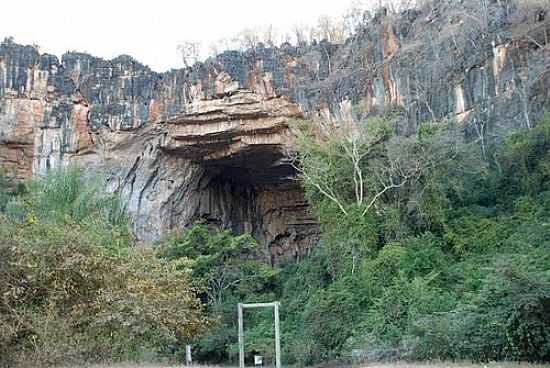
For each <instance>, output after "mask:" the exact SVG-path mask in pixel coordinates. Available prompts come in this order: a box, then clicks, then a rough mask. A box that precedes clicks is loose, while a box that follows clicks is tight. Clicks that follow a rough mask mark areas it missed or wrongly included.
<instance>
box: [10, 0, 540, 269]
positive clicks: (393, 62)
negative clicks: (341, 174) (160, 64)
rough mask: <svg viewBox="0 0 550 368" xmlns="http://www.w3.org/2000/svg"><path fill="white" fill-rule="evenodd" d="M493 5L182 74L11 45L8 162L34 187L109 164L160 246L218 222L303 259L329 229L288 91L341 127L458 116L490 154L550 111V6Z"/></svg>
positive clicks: (139, 221) (407, 130)
mask: <svg viewBox="0 0 550 368" xmlns="http://www.w3.org/2000/svg"><path fill="white" fill-rule="evenodd" d="M485 3H486V5H487V6H486V7H485V8H484V9H481V8H480V6H479V1H476V0H461V1H455V0H431V1H427V2H425V5H423V7H422V8H421V9H414V10H407V11H404V12H402V13H400V14H389V13H388V12H386V11H379V12H376V13H373V14H371V15H370V16H366V17H365V22H364V23H363V24H362V25H361V26H360V28H359V29H358V30H357V33H356V34H355V35H354V36H353V37H351V38H350V39H348V40H347V41H346V42H345V43H344V44H341V45H334V44H330V43H329V42H327V41H320V42H314V43H312V44H309V45H300V46H291V45H290V44H284V45H282V46H281V47H265V46H263V45H258V46H257V47H255V48H254V49H251V50H247V51H244V52H238V51H226V52H224V53H222V54H220V55H218V56H216V57H214V58H211V59H209V60H207V61H206V62H204V63H198V64H196V65H194V66H193V67H191V68H186V69H180V70H172V71H169V72H166V73H156V72H154V71H152V70H150V69H149V68H148V67H146V66H144V65H142V64H140V63H139V62H137V61H136V60H134V59H133V58H131V57H129V56H119V57H117V58H115V59H113V60H103V59H101V58H96V57H93V56H91V55H88V54H84V53H75V52H71V53H67V54H65V55H63V57H62V58H61V60H58V58H57V57H55V56H52V55H48V54H40V53H39V52H38V50H37V49H36V48H35V47H32V46H21V45H18V44H16V43H14V42H13V41H11V40H9V39H8V40H6V41H4V42H3V43H2V44H1V45H0V162H1V163H2V167H3V168H4V169H5V170H6V171H8V172H13V173H14V175H15V176H16V177H18V178H29V177H31V176H32V175H43V174H45V173H47V171H48V170H49V169H51V168H53V167H58V166H63V165H67V164H68V163H70V162H71V161H77V162H78V163H80V164H81V165H87V166H95V167H104V168H105V167H106V168H108V170H109V173H110V175H111V176H110V181H109V185H110V186H111V188H112V189H113V190H114V189H116V188H118V189H120V190H121V192H122V193H124V195H125V198H127V199H128V206H129V208H130V211H131V214H132V219H133V227H134V230H135V233H136V235H138V237H140V238H141V239H144V240H146V239H156V238H158V236H160V234H162V233H163V232H164V231H167V230H170V229H174V228H179V227H183V226H188V225H189V224H190V223H191V222H192V221H194V220H196V219H199V218H203V219H205V221H208V222H210V223H213V224H214V223H216V224H218V225H219V226H220V227H224V228H232V229H234V230H236V231H252V232H254V234H255V236H256V238H257V239H259V240H260V241H261V243H262V245H263V246H264V247H265V250H266V254H267V253H270V252H271V254H273V255H275V256H274V257H275V258H277V257H279V255H280V254H289V255H292V254H301V253H303V252H304V249H307V247H309V246H310V244H311V239H313V238H315V232H316V230H314V228H315V227H314V226H313V227H308V226H309V222H311V219H309V217H308V216H307V214H306V210H305V207H303V206H304V205H303V198H302V194H301V192H300V190H299V187H298V186H297V185H296V183H294V182H292V181H289V180H285V178H286V177H288V176H289V175H290V174H291V173H292V170H291V167H290V166H289V164H288V162H286V161H285V158H288V152H287V150H288V149H289V147H290V146H291V140H292V137H291V136H292V134H291V132H290V131H289V129H288V127H287V125H286V121H287V120H288V119H289V118H292V117H296V116H299V114H300V113H299V111H298V107H296V106H295V105H291V104H288V101H285V100H283V99H279V98H276V96H287V97H288V98H289V100H290V101H292V102H294V103H296V104H297V105H298V106H299V110H301V111H302V112H303V113H304V114H305V116H306V117H308V118H311V119H322V120H326V121H334V120H339V119H353V118H355V119H362V118H365V117H367V116H368V115H369V114H376V113H380V112H387V111H391V112H392V113H393V115H396V116H399V124H397V126H396V129H397V131H398V133H399V134H411V133H412V132H414V130H415V129H416V127H417V126H418V124H419V123H421V122H423V121H426V120H436V121H442V120H455V121H458V122H460V123H462V124H463V126H464V128H465V130H466V131H469V132H471V134H472V135H473V136H477V135H479V134H485V135H486V136H485V137H484V138H485V140H486V141H487V143H488V144H489V143H491V142H490V140H491V139H496V138H495V137H499V136H502V134H500V133H502V130H506V129H514V128H519V127H530V126H532V125H533V124H534V123H535V121H536V120H537V118H539V117H540V116H541V115H542V114H543V113H544V112H545V111H548V110H549V109H550V46H549V39H550V15H548V9H545V8H544V7H542V6H540V5H537V2H536V1H533V2H527V1H521V0H510V1H487V2H485ZM481 11H483V12H485V13H484V14H481V13H480V12H481ZM480 20H483V21H480ZM242 88H244V89H248V90H250V91H251V92H253V93H237V91H238V90H239V89H242ZM181 112H184V114H183V115H182V114H181ZM496 130H500V132H498V134H497V133H495V132H496ZM305 239H308V240H305Z"/></svg>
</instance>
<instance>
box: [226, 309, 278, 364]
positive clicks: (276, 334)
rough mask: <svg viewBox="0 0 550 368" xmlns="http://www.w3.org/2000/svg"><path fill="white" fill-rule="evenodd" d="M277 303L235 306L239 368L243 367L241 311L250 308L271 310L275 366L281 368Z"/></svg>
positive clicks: (242, 322) (242, 323)
mask: <svg viewBox="0 0 550 368" xmlns="http://www.w3.org/2000/svg"><path fill="white" fill-rule="evenodd" d="M279 306H280V303H279V302H272V303H252V304H243V303H239V304H238V305H237V314H238V318H239V368H245V367H244V321H243V310H244V309H252V308H273V314H274V321H275V366H276V368H281V332H280V329H279Z"/></svg>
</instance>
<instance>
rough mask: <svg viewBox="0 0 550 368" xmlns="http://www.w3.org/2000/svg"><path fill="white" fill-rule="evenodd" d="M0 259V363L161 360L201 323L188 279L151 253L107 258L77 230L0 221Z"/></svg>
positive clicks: (143, 252) (197, 328)
mask: <svg viewBox="0 0 550 368" xmlns="http://www.w3.org/2000/svg"><path fill="white" fill-rule="evenodd" d="M28 234H32V235H31V236H30V237H29V236H28ZM34 234H40V235H41V236H40V237H35V236H34ZM0 256H1V257H2V263H1V266H0V295H2V303H1V304H0V327H1V330H2V334H0V335H1V340H0V356H1V357H2V363H5V362H9V361H14V362H17V363H23V362H26V363H33V362H34V363H36V364H38V363H39V364H40V365H50V364H59V363H64V364H65V363H67V362H68V361H78V360H86V361H101V360H104V359H107V360H111V359H114V360H117V359H122V360H126V359H139V358H140V354H141V352H143V351H144V349H146V350H150V351H151V352H153V353H154V354H155V355H157V356H162V354H163V353H167V351H166V347H167V346H169V345H170V344H173V343H174V342H175V341H176V339H177V338H178V337H179V336H194V335H196V334H197V333H198V332H199V331H200V330H201V329H202V328H203V326H204V325H205V323H206V321H205V319H204V318H203V316H202V313H201V308H200V303H199V301H198V300H197V299H196V297H195V294H194V292H193V290H192V289H191V288H190V287H189V281H188V277H187V275H186V274H185V273H184V272H181V271H176V270H175V268H174V265H172V264H170V263H168V262H163V261H160V260H159V259H158V258H156V257H155V255H154V253H153V252H152V251H151V250H138V249H136V250H133V251H131V252H129V253H128V254H127V255H124V256H118V257H112V256H109V255H107V254H106V253H105V252H104V251H102V249H101V248H99V247H98V246H97V245H96V244H94V243H93V242H91V241H90V239H89V238H88V237H87V236H86V235H83V234H82V232H80V229H79V228H78V227H71V226H64V227H57V226H56V227H53V226H52V225H44V224H36V223H35V224H25V225H16V224H13V223H11V222H10V221H9V220H6V219H5V218H3V219H2V221H1V227H0ZM53 341H55V343H52V342H53Z"/></svg>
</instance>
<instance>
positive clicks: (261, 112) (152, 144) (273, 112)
mask: <svg viewBox="0 0 550 368" xmlns="http://www.w3.org/2000/svg"><path fill="white" fill-rule="evenodd" d="M301 116H302V113H301V111H300V109H299V107H298V106H297V105H295V104H293V103H291V102H290V101H288V99H286V98H282V97H277V98H267V97H265V96H261V95H258V94H255V93H252V92H249V91H237V92H235V93H232V94H230V95H225V96H224V97H222V98H220V99H214V100H197V101H195V102H194V103H193V105H192V106H191V107H190V109H189V112H188V113H185V114H181V115H179V116H177V117H175V118H173V119H170V120H168V121H165V122H159V123H157V124H154V125H152V126H149V127H146V128H143V129H140V130H138V131H136V132H134V133H128V134H127V136H126V137H125V138H123V139H121V140H120V141H119V142H117V143H114V144H112V145H111V146H110V148H108V149H107V151H106V154H105V165H106V166H107V167H109V168H110V171H111V177H110V185H111V188H112V190H120V191H121V192H122V193H123V195H124V197H125V198H126V199H127V201H128V204H129V210H130V213H131V216H132V218H133V219H134V221H133V227H134V233H135V234H136V236H137V237H138V238H139V239H142V240H154V239H157V238H158V237H160V236H161V235H162V234H163V233H166V232H168V231H171V230H176V229H182V228H185V227H187V226H190V225H191V224H193V223H194V222H196V221H204V222H207V223H208V224H210V225H213V226H216V227H219V228H225V229H232V230H233V231H235V232H237V233H242V232H250V233H252V234H253V236H254V237H255V238H256V239H257V240H258V242H259V243H260V245H261V246H262V249H263V253H264V255H265V257H266V259H269V260H270V261H271V262H273V263H277V262H279V261H280V260H281V259H283V258H296V257H300V256H301V255H303V254H304V253H306V252H307V251H308V250H309V249H310V248H311V247H312V246H313V244H314V243H315V242H316V240H317V237H318V224H317V222H316V220H315V218H313V217H312V216H311V214H310V213H309V211H308V207H307V204H306V202H305V200H304V195H303V189H302V187H301V184H300V183H299V182H298V181H296V180H294V179H293V178H292V177H293V176H294V174H295V173H294V170H293V168H292V165H291V163H290V157H291V154H292V152H293V147H292V142H293V136H294V135H293V133H292V129H291V127H290V126H289V121H290V120H291V119H293V118H298V117H301Z"/></svg>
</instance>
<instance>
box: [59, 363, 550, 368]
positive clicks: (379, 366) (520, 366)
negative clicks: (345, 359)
mask: <svg viewBox="0 0 550 368" xmlns="http://www.w3.org/2000/svg"><path fill="white" fill-rule="evenodd" d="M183 366H184V365H183V364H182V365H154V364H152V365H143V364H141V365H140V364H137V365H136V364H116V365H94V366H91V367H89V368H180V367H183ZM345 367H347V366H344V365H340V366H337V365H334V366H332V365H331V368H345ZM66 368H73V367H66ZM74 368H76V367H74ZM79 368H81V367H79ZM191 368H209V367H208V366H205V365H197V366H193V367H191ZM210 368H216V367H213V366H211V367H210ZM220 368H221V367H220ZM354 368H550V364H529V363H478V364H473V363H454V362H431V363H407V362H397V363H396V362H393V363H366V364H360V365H355V366H354Z"/></svg>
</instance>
